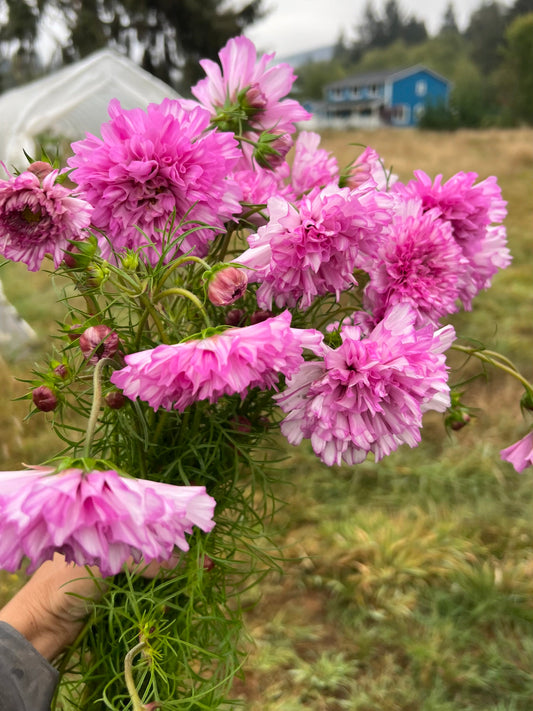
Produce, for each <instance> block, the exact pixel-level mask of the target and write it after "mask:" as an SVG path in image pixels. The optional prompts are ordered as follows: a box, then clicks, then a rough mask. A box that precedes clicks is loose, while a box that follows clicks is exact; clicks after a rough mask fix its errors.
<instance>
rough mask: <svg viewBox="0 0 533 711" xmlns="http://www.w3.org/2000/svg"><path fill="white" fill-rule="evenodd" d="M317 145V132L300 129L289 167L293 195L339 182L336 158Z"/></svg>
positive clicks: (318, 143)
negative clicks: (290, 166)
mask: <svg viewBox="0 0 533 711" xmlns="http://www.w3.org/2000/svg"><path fill="white" fill-rule="evenodd" d="M319 145H320V136H319V134H318V133H312V132H311V131H302V132H301V133H300V135H299V136H298V138H297V140H296V144H295V149H294V160H293V163H292V168H291V185H292V188H293V190H294V193H295V195H303V193H306V192H309V191H310V190H312V188H324V187H326V185H329V184H330V183H338V182H339V166H338V163H337V159H336V158H335V156H333V155H332V154H331V153H329V151H326V149H325V148H319Z"/></svg>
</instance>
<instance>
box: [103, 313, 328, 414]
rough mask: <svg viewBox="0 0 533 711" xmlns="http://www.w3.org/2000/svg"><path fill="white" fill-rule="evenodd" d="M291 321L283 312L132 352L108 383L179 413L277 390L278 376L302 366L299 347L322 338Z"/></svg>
mask: <svg viewBox="0 0 533 711" xmlns="http://www.w3.org/2000/svg"><path fill="white" fill-rule="evenodd" d="M290 323H291V314H290V313H289V312H288V311H284V312H283V313H281V314H279V315H278V316H275V317H272V318H269V319H266V320H265V321H262V322H260V323H256V324H253V325H252V326H246V327H244V328H230V329H228V330H226V331H223V332H222V333H219V334H216V335H213V336H208V337H207V338H199V339H193V340H188V341H185V342H183V343H177V344H175V345H161V346H157V347H156V348H154V349H152V350H147V351H141V352H140V353H132V354H130V355H127V356H126V357H125V360H126V366H125V367H124V368H122V369H121V370H117V371H115V372H114V373H113V374H112V376H111V382H112V383H113V384H114V385H115V386H116V387H117V388H120V389H121V390H122V391H123V393H124V395H126V396H127V397H128V398H130V399H132V400H135V399H136V398H140V399H141V400H143V401H145V402H147V403H148V404H149V405H150V407H152V408H153V409H154V410H157V409H159V408H163V409H165V410H171V409H175V410H179V411H181V412H183V411H184V410H185V409H186V408H187V407H189V405H192V404H194V403H195V402H197V401H198V400H208V401H209V402H211V403H214V402H216V401H217V400H218V399H219V398H221V397H222V396H223V395H234V394H240V395H241V396H242V397H244V396H245V395H246V393H247V392H248V390H249V389H251V388H254V387H259V388H261V389H262V390H266V389H268V388H272V387H276V386H277V383H278V381H279V377H280V375H281V374H283V375H285V376H288V375H291V374H292V373H294V372H295V371H296V370H298V368H299V367H300V366H301V364H302V363H303V361H304V358H303V349H304V348H313V347H316V345H317V344H318V343H320V341H321V340H322V334H321V333H320V332H318V331H315V330H314V329H298V328H291V326H290Z"/></svg>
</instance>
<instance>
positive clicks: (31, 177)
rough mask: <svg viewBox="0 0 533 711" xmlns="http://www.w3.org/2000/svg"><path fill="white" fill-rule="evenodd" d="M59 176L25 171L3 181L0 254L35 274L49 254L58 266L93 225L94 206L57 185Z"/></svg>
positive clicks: (0, 198) (0, 215) (0, 191)
mask: <svg viewBox="0 0 533 711" xmlns="http://www.w3.org/2000/svg"><path fill="white" fill-rule="evenodd" d="M58 174H59V171H57V170H50V171H49V172H48V173H47V174H46V175H44V174H43V173H42V172H41V173H40V175H36V174H35V173H33V172H31V171H26V172H24V173H21V174H20V175H16V176H14V177H10V178H9V180H0V254H2V255H3V256H4V257H6V258H7V259H11V260H13V261H14V262H23V263H24V264H26V266H27V267H28V269H29V270H30V271H32V272H35V271H37V270H38V269H39V268H40V266H41V264H42V261H43V259H44V258H45V256H46V255H47V254H49V255H50V256H51V257H52V259H53V262H54V265H55V266H56V267H58V266H59V265H60V264H61V262H62V260H63V257H64V254H65V251H66V250H67V249H69V247H70V244H69V240H82V239H84V238H85V228H87V227H88V226H89V224H90V222H91V212H92V207H91V205H90V204H89V203H88V202H86V201H85V200H81V199H80V198H78V197H75V196H74V193H73V192H72V191H71V190H69V189H68V188H66V187H64V186H63V185H60V184H59V183H56V182H55V181H56V179H57V177H58ZM41 177H42V180H41Z"/></svg>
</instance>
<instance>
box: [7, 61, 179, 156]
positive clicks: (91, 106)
mask: <svg viewBox="0 0 533 711" xmlns="http://www.w3.org/2000/svg"><path fill="white" fill-rule="evenodd" d="M167 96H168V97H172V98H176V97H177V96H178V94H177V93H176V92H175V91H174V90H173V89H172V88H171V87H170V86H168V85H167V84H165V83H164V82H162V81H160V80H159V79H157V78H156V77H154V76H152V75H151V74H149V73H148V72H146V71H145V70H144V69H141V68H140V67H139V66H138V65H137V64H135V63H134V62H133V61H131V60H130V59H128V58H127V57H124V56H123V55H121V54H119V53H118V52H114V51H113V50H110V49H103V50H100V51H98V52H95V53H93V54H91V55H89V56H88V57H86V58H85V59H82V60H80V61H79V62H76V63H75V64H70V65H68V66H66V67H64V68H62V69H60V70H58V71H57V72H54V73H53V74H49V75H48V76H45V77H43V78H41V79H37V80H36V81H33V82H31V83H29V84H25V85H24V86H21V87H18V88H16V89H12V90H10V91H7V92H5V93H4V94H2V95H0V160H2V161H3V162H4V163H5V164H6V166H8V167H11V166H16V167H17V168H19V169H23V168H24V166H25V165H27V161H26V160H25V158H24V154H23V149H24V150H26V152H27V153H29V155H31V156H34V155H35V154H36V153H37V152H38V150H39V147H38V146H36V145H35V142H34V138H35V136H39V135H42V134H47V135H55V136H61V137H65V138H67V139H69V140H76V139H78V138H83V137H84V136H85V133H86V132H87V131H88V132H89V133H94V134H96V135H99V132H100V126H101V124H102V123H103V122H104V121H106V120H107V119H108V118H109V117H108V113H107V107H108V105H109V102H110V100H111V99H113V98H117V99H119V101H120V103H121V105H122V106H123V108H126V109H132V108H135V107H141V108H146V106H147V105H148V104H150V103H159V102H161V101H162V100H163V99H164V98H165V97H167Z"/></svg>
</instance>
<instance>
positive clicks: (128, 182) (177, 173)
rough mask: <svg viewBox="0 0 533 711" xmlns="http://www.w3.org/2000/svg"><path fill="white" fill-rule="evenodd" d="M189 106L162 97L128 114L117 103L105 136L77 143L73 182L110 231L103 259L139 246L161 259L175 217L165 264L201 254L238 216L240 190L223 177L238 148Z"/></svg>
mask: <svg viewBox="0 0 533 711" xmlns="http://www.w3.org/2000/svg"><path fill="white" fill-rule="evenodd" d="M191 104H192V102H184V101H183V102H182V101H178V100H171V99H165V100H164V101H163V102H162V103H161V104H150V105H149V106H148V108H147V109H146V111H144V110H142V109H131V110H126V109H123V108H122V107H121V106H120V103H119V102H118V101H117V100H116V99H114V100H113V101H111V103H110V105H109V115H110V118H111V120H110V121H108V122H107V123H105V124H103V126H102V138H98V137H96V136H92V135H89V134H88V135H87V138H85V139H83V140H81V141H77V142H75V143H73V144H72V148H73V150H74V156H73V157H71V158H69V161H68V163H69V166H70V167H71V168H73V169H74V170H73V171H72V173H71V178H72V180H73V181H75V182H76V183H77V184H78V186H79V188H80V191H81V192H82V194H83V196H84V197H85V198H86V199H87V200H88V201H89V202H90V203H91V204H92V205H94V213H93V224H94V225H95V226H96V227H97V228H98V229H100V230H103V231H104V232H105V233H106V236H107V238H106V237H104V236H103V235H102V236H100V237H99V245H100V249H101V252H102V256H103V257H104V258H105V259H109V258H110V256H111V255H112V253H113V251H115V252H120V251H121V250H123V249H126V248H127V249H138V248H140V247H142V248H144V249H145V250H146V253H147V256H148V258H149V259H150V261H151V262H152V263H155V262H157V261H158V259H159V257H160V255H161V253H162V251H163V249H164V245H165V241H166V242H168V240H169V226H170V224H171V220H173V229H172V239H173V240H177V241H176V246H175V247H174V248H173V249H171V250H170V251H169V253H168V254H167V256H166V259H165V261H168V260H169V259H171V258H173V257H175V256H176V254H180V253H182V252H187V251H189V250H192V251H193V252H194V253H195V254H202V255H203V254H205V252H206V251H207V248H208V244H209V243H210V242H211V241H213V240H214V239H215V237H216V235H217V231H219V232H220V231H224V229H225V226H224V225H225V223H226V222H227V221H228V220H230V219H231V218H232V217H233V216H234V215H237V214H239V213H240V211H241V206H240V203H239V201H240V199H241V197H242V196H241V192H240V190H239V188H238V186H237V184H236V183H235V182H234V181H228V180H226V176H227V175H228V173H229V172H231V170H233V168H234V167H235V165H236V163H237V161H238V159H239V158H240V157H241V152H240V150H239V148H238V144H237V142H236V141H235V139H234V137H233V135H232V134H230V133H221V132H218V131H213V130H208V129H209V119H210V117H209V112H208V111H206V110H205V109H203V108H202V107H200V106H198V105H191ZM192 228H195V229H194V230H193V231H192V232H190V230H191V229H192Z"/></svg>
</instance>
